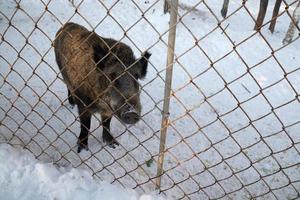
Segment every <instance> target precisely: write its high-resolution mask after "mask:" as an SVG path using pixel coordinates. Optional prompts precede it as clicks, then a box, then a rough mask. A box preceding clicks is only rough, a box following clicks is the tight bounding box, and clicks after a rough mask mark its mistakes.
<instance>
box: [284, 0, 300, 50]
mask: <svg viewBox="0 0 300 200" xmlns="http://www.w3.org/2000/svg"><path fill="white" fill-rule="evenodd" d="M299 21H300V0H299V1H298V4H297V6H296V8H295V10H294V12H293V16H292V19H291V22H290V26H289V28H288V30H287V32H286V34H285V37H284V39H283V41H282V43H283V44H289V43H291V42H292V40H293V37H294V33H295V29H296V26H297V25H298V24H299Z"/></svg>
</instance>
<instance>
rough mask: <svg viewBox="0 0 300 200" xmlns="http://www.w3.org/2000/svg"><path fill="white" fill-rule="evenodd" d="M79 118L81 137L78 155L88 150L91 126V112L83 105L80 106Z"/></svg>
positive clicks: (79, 138) (78, 142)
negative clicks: (83, 150)
mask: <svg viewBox="0 0 300 200" xmlns="http://www.w3.org/2000/svg"><path fill="white" fill-rule="evenodd" d="M78 110H79V118H80V135H79V137H78V141H77V144H78V149H77V153H80V152H81V150H82V149H86V150H88V136H89V130H90V126H91V118H92V114H91V112H90V111H89V110H88V109H86V108H85V107H84V106H83V105H80V104H79V105H78Z"/></svg>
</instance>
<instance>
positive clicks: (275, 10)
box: [269, 0, 282, 33]
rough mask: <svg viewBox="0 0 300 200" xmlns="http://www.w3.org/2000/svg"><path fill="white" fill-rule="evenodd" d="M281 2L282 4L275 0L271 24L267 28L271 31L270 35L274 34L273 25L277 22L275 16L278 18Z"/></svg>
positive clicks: (280, 0) (279, 0)
mask: <svg viewBox="0 0 300 200" xmlns="http://www.w3.org/2000/svg"><path fill="white" fill-rule="evenodd" d="M281 2H282V0H276V3H275V6H274V10H273V15H272V20H271V24H270V27H269V30H270V31H271V33H274V29H275V24H276V20H277V16H278V12H279V8H280V5H281Z"/></svg>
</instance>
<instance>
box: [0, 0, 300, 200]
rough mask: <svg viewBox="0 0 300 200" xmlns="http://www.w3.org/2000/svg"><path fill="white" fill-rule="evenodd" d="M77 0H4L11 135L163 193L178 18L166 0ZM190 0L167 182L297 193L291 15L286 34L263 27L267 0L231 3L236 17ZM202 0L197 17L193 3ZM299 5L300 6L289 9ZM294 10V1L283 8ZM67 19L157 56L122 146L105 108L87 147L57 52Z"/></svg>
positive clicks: (3, 135) (186, 188)
mask: <svg viewBox="0 0 300 200" xmlns="http://www.w3.org/2000/svg"><path fill="white" fill-rule="evenodd" d="M73 2H74V5H72V4H71V3H70V2H69V1H66V0H51V1H49V0H43V1H36V0H26V1H25V0H21V1H20V3H19V5H20V8H21V9H16V6H17V5H16V2H15V1H13V0H7V1H5V0H0V11H1V12H0V33H1V36H2V39H3V40H2V41H1V43H0V55H1V57H0V66H1V67H0V92H1V93H0V121H1V124H0V142H1V143H10V144H14V145H21V146H25V147H26V148H27V149H30V151H31V152H33V154H34V155H35V156H36V157H37V158H38V159H40V160H43V161H46V162H53V163H55V164H57V165H59V166H68V167H70V166H73V167H76V168H79V169H85V170H87V171H88V172H89V173H90V174H92V175H94V177H95V178H99V179H101V180H105V181H107V182H114V184H115V185H119V186H123V187H129V188H136V190H137V191H138V192H140V193H144V192H150V191H153V190H154V189H155V176H156V168H157V162H156V160H157V156H158V149H159V130H160V125H161V110H162V101H163V92H164V76H165V65H166V52H167V46H166V44H167V35H168V32H167V30H168V22H169V15H168V14H167V15H164V14H163V1H155V0H149V1H137V0H136V1H135V3H133V2H132V1H129V0H121V1H116V0H106V1H98V0H84V1H80V0H75V1H73ZM179 2H180V3H182V4H184V5H185V6H184V8H185V9H180V11H179V14H180V16H181V21H180V22H179V24H178V26H177V37H176V50H175V55H176V60H177V62H176V63H175V65H174V73H173V75H174V76H173V85H172V90H173V94H174V95H173V96H172V98H171V105H170V127H169V129H168V135H167V144H166V145H167V152H166V155H165V163H164V169H165V171H166V173H165V174H164V175H163V177H162V183H163V184H162V188H161V189H162V190H163V191H164V193H165V194H166V195H168V197H170V198H174V199H179V198H182V197H183V196H184V195H185V194H186V195H187V196H188V198H190V199H199V198H200V199H212V198H220V197H222V196H223V195H225V193H230V192H232V193H231V194H229V195H227V197H228V198H229V199H230V198H232V199H249V198H251V196H252V197H257V196H260V195H262V197H261V198H265V199H293V198H296V197H297V196H299V191H300V184H299V180H300V178H299V177H300V173H299V171H300V170H299V167H300V156H299V152H300V143H299V142H300V139H299V135H300V134H299V130H300V123H299V122H300V114H299V113H300V104H299V91H300V88H299V83H300V78H299V77H300V76H299V72H300V70H299V69H300V68H299V63H300V57H299V55H298V54H299V50H300V42H299V41H300V40H299V37H298V36H297V37H298V39H297V40H295V42H293V43H291V44H290V45H287V46H283V44H282V39H283V38H284V34H285V32H286V30H287V28H288V25H289V23H290V18H289V16H288V15H287V14H286V13H283V15H281V16H280V17H279V18H278V20H277V24H276V27H275V32H274V34H271V33H270V32H269V31H268V29H267V28H268V24H267V25H266V26H264V27H263V28H262V30H261V32H259V33H257V32H255V31H253V27H254V19H255V17H256V16H257V14H258V7H259V4H258V3H257V1H256V0H248V1H246V3H245V6H243V5H242V1H240V0H232V1H230V3H229V10H228V14H227V15H228V19H226V20H224V21H223V18H222V17H221V14H220V9H221V6H222V3H221V1H220V0H209V1H198V0H187V1H179ZM285 2H286V3H289V4H290V3H292V2H294V1H292V0H291V1H285ZM274 3H275V0H270V1H269V8H268V10H267V14H266V18H265V22H267V21H269V20H270V19H271V16H272V8H273V5H274ZM193 5H196V7H195V9H193V11H192V12H189V11H188V10H186V8H188V7H191V6H193ZM74 6H76V7H78V8H77V10H78V13H75V12H74V11H75V8H74ZM207 6H209V8H210V9H208V7H207ZM46 7H47V11H46V10H45V8H46ZM294 8H295V3H293V5H292V6H290V7H289V13H292V10H293V9H294ZM107 10H109V14H110V16H107ZM284 10H285V3H283V4H282V5H281V7H280V13H281V12H284ZM142 12H145V14H144V17H143V16H142ZM232 13H234V14H232ZM249 13H251V15H252V17H251V16H250V15H249ZM9 21H11V25H10V24H9ZM67 21H73V22H77V23H80V24H82V25H84V26H85V27H87V28H88V29H89V30H92V29H95V31H96V32H97V33H98V34H100V35H102V36H105V37H112V38H115V39H120V40H121V41H122V42H125V43H126V44H128V45H130V46H131V47H132V48H133V50H134V52H135V55H136V56H139V55H140V54H141V53H142V52H143V51H145V50H147V49H148V50H149V51H150V52H151V53H152V56H151V59H150V66H149V70H148V74H147V77H146V79H145V80H143V81H141V85H142V94H141V100H142V105H143V111H142V112H143V118H142V121H141V122H139V123H138V124H136V125H134V126H130V127H125V126H124V125H123V124H122V123H120V122H119V121H118V120H116V119H113V120H112V126H111V127H112V134H113V135H114V136H115V137H116V140H117V141H118V142H119V143H120V146H119V147H118V148H116V149H110V148H108V147H105V146H104V144H103V142H102V141H101V139H100V138H101V131H102V128H101V126H99V125H100V122H101V119H100V117H99V116H98V115H95V116H94V117H93V121H92V129H91V135H90V138H89V151H84V152H82V153H81V154H77V153H76V140H77V135H78V133H79V123H78V119H77V110H76V108H74V109H71V108H70V105H69V104H68V103H67V99H66V96H67V91H66V86H65V85H64V83H63V82H62V80H61V79H60V75H59V76H57V74H59V72H58V68H57V65H56V63H55V59H54V52H53V48H52V47H51V42H52V41H53V39H54V36H55V33H56V31H57V30H58V29H59V28H60V27H61V26H62V24H63V23H65V22H67ZM218 23H220V27H222V29H221V28H219V27H218V25H217V24H218ZM224 29H225V32H223V30H224ZM125 31H126V35H124V32H125ZM208 33H210V34H208ZM295 37H296V36H295ZM191 80H192V81H191ZM25 83H26V84H25ZM152 160H153V162H148V161H152ZM147 163H148V164H147ZM287 180H290V181H288V182H287ZM241 186H243V188H242V189H240V187H241ZM271 189H272V192H269V191H270V190H271ZM264 193H268V194H266V195H264Z"/></svg>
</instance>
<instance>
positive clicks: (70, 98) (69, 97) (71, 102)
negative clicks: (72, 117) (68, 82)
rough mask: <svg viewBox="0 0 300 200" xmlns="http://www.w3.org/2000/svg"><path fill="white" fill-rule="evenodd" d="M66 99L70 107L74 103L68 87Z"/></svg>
mask: <svg viewBox="0 0 300 200" xmlns="http://www.w3.org/2000/svg"><path fill="white" fill-rule="evenodd" d="M68 101H69V103H70V105H71V106H72V107H73V106H74V105H75V101H74V97H73V95H72V93H71V92H70V90H69V89H68Z"/></svg>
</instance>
